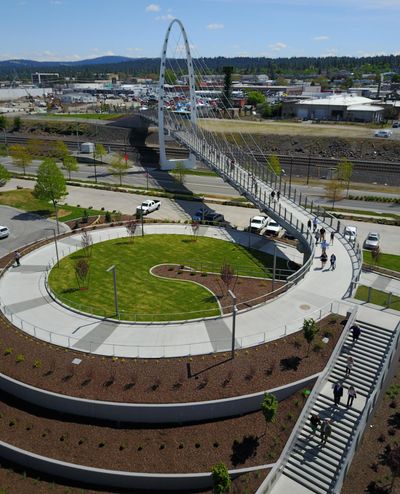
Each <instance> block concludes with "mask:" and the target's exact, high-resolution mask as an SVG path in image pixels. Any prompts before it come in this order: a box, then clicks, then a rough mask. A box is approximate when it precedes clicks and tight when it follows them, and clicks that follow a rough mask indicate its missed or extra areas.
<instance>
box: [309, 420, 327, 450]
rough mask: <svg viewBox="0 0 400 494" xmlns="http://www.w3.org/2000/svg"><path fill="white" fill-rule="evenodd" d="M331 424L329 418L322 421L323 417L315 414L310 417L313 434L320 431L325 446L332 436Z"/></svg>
mask: <svg viewBox="0 0 400 494" xmlns="http://www.w3.org/2000/svg"><path fill="white" fill-rule="evenodd" d="M331 423H332V421H331V420H330V419H328V418H325V419H321V417H320V416H319V415H317V414H316V413H313V414H312V415H311V417H310V425H311V430H312V433H313V434H315V433H316V432H317V431H318V429H319V433H320V435H321V443H322V444H325V443H326V441H327V440H328V439H329V437H330V435H331V434H332V426H331Z"/></svg>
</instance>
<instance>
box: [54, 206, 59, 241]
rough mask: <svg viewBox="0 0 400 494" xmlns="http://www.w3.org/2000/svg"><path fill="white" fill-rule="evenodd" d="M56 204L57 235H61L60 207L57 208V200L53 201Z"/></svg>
mask: <svg viewBox="0 0 400 494" xmlns="http://www.w3.org/2000/svg"><path fill="white" fill-rule="evenodd" d="M53 204H54V213H55V215H56V225H57V235H60V223H59V221H58V209H57V204H58V203H57V201H53Z"/></svg>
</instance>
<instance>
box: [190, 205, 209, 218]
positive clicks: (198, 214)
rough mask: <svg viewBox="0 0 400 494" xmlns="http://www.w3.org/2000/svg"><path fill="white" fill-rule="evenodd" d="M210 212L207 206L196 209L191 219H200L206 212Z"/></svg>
mask: <svg viewBox="0 0 400 494" xmlns="http://www.w3.org/2000/svg"><path fill="white" fill-rule="evenodd" d="M209 213H211V211H210V210H209V209H207V208H200V209H198V210H197V211H196V212H195V213H194V215H193V216H192V219H193V221H202V220H203V218H204V217H205V215H206V214H209Z"/></svg>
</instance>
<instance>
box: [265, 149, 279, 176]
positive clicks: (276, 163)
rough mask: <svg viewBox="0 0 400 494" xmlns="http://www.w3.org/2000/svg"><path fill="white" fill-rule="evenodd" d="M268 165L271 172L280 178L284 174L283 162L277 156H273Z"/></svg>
mask: <svg viewBox="0 0 400 494" xmlns="http://www.w3.org/2000/svg"><path fill="white" fill-rule="evenodd" d="M268 164H269V167H270V168H271V170H272V171H273V172H274V173H275V174H276V175H278V177H279V175H280V174H281V173H282V167H281V162H280V161H279V158H278V156H277V155H276V154H271V156H270V157H269V159H268Z"/></svg>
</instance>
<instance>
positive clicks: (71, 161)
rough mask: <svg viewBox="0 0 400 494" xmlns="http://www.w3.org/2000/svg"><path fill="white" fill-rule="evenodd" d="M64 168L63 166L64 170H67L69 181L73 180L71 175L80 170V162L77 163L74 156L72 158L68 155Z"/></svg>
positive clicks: (64, 161)
mask: <svg viewBox="0 0 400 494" xmlns="http://www.w3.org/2000/svg"><path fill="white" fill-rule="evenodd" d="M62 166H63V168H64V170H67V172H68V178H69V180H71V173H72V172H77V171H78V169H79V167H78V162H77V161H76V158H75V157H74V156H70V155H68V156H66V157H65V158H64V160H63V165H62Z"/></svg>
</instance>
